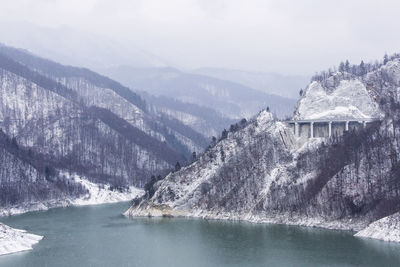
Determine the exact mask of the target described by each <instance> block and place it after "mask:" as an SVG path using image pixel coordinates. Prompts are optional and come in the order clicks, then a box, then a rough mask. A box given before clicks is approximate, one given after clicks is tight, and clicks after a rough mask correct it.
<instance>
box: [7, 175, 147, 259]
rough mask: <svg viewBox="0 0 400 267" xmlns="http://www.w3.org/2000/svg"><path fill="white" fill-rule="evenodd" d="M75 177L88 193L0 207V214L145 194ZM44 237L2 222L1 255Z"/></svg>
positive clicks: (114, 199)
mask: <svg viewBox="0 0 400 267" xmlns="http://www.w3.org/2000/svg"><path fill="white" fill-rule="evenodd" d="M73 179H74V180H75V181H76V182H79V183H81V184H82V185H83V186H84V187H85V188H87V190H88V193H87V194H86V195H84V196H82V197H80V198H77V199H62V200H49V201H46V202H38V203H29V204H23V205H20V206H13V207H6V208H0V216H10V215H17V214H22V213H25V212H30V211H39V210H48V209H50V208H57V207H67V206H83V205H98V204H106V203H117V202H125V201H130V200H132V199H134V198H135V197H137V196H140V195H142V194H143V190H141V189H138V188H136V187H133V186H132V187H129V188H128V189H127V190H125V191H122V192H121V191H118V190H110V186H109V185H103V186H99V185H97V184H95V183H92V182H90V181H88V180H86V179H84V178H81V177H79V176H77V175H75V176H74V177H73ZM42 238H43V237H42V236H38V235H34V234H29V233H27V232H25V231H24V230H18V229H13V228H11V227H9V226H6V225H4V224H2V223H0V255H4V254H10V253H15V252H19V251H25V250H30V249H32V246H33V245H34V244H36V243H38V242H39V241H40V240H41V239H42Z"/></svg>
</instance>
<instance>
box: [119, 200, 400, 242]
mask: <svg viewBox="0 0 400 267" xmlns="http://www.w3.org/2000/svg"><path fill="white" fill-rule="evenodd" d="M124 215H125V216H126V217H185V218H201V219H208V220H231V221H246V222H251V223H265V224H284V225H294V226H304V227H317V228H324V229H330V230H343V231H353V232H354V231H356V232H357V233H356V234H355V235H354V236H356V237H363V238H374V239H378V240H382V241H390V242H400V212H399V213H395V214H393V215H391V216H387V217H385V218H382V219H380V220H378V221H375V222H372V223H371V224H369V225H368V226H366V224H367V222H366V221H365V220H356V219H347V220H332V221H327V220H326V219H324V218H312V217H305V216H289V214H286V215H285V214H279V215H275V216H270V217H264V216H259V215H254V214H235V213H227V212H225V213H224V212H217V213H213V212H208V211H202V210H197V211H196V210H191V211H187V210H176V209H172V208H170V207H169V206H168V205H162V206H152V207H146V208H144V209H143V208H137V207H131V208H129V209H128V210H127V211H126V212H125V213H124Z"/></svg>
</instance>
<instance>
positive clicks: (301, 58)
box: [0, 0, 400, 76]
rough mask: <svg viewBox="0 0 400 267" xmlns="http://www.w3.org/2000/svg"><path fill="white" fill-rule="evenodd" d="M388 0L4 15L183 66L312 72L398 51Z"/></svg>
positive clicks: (53, 9) (28, 5) (41, 3)
mask: <svg viewBox="0 0 400 267" xmlns="http://www.w3.org/2000/svg"><path fill="white" fill-rule="evenodd" d="M384 2H385V4H383V5H382V3H379V4H378V3H374V1H360V0H354V1H342V0H340V1H336V2H332V3H325V2H324V3H320V2H319V1H311V0H309V1H302V2H301V3H298V2H297V1H272V0H271V1H261V0H251V1H246V2H243V1H238V0H233V1H232V0H231V1H228V0H186V1H183V0H172V1H161V0H147V1H143V0H135V1H128V0H117V1H112V2H110V1H105V0H82V1H78V0H72V1H63V0H58V1H48V0H36V1H33V0H22V1H11V0H5V1H3V5H2V8H1V10H0V20H1V21H12V22H26V23H28V24H31V25H39V26H41V27H47V28H59V29H61V30H62V29H78V30H80V31H84V32H88V33H91V34H97V35H101V36H104V37H106V38H109V39H110V40H113V41H115V42H119V43H122V44H124V45H127V46H135V47H137V48H138V49H139V50H140V49H141V50H144V51H146V53H147V54H149V55H155V58H159V59H161V60H162V61H163V62H167V65H169V66H170V65H172V66H175V67H180V68H184V69H196V68H204V67H211V68H226V69H238V70H246V71H262V72H274V73H279V74H282V75H307V76H310V75H312V74H314V73H315V72H317V71H320V70H323V69H326V68H329V67H332V66H336V65H338V63H339V62H340V61H341V60H345V59H349V60H350V61H351V62H353V63H358V62H360V61H361V60H364V61H374V60H376V59H381V58H382V57H383V55H384V54H385V53H389V54H390V53H394V52H398V50H397V49H398V47H399V43H400V37H399V36H397V35H396V34H393V33H394V32H395V31H396V26H397V25H399V22H400V18H399V17H398V16H397V15H396V14H395V12H397V10H399V7H400V3H399V2H397V1H384ZM2 41H3V40H1V37H0V42H2ZM6 44H7V43H6Z"/></svg>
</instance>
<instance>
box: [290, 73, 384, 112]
mask: <svg viewBox="0 0 400 267" xmlns="http://www.w3.org/2000/svg"><path fill="white" fill-rule="evenodd" d="M381 116H382V115H381V112H380V111H379V108H378V105H377V103H376V102H375V101H374V100H373V99H372V98H371V97H370V95H369V94H368V91H367V88H366V87H365V85H364V84H363V83H362V82H361V81H359V80H342V81H341V82H340V84H339V86H338V87H337V88H335V89H334V90H333V91H332V92H328V91H327V89H325V88H323V87H322V85H321V84H320V83H318V82H313V83H311V84H310V85H309V87H308V88H307V91H306V94H305V97H303V98H302V99H301V100H300V102H299V107H298V109H297V115H296V116H295V119H299V120H304V119H308V120H311V119H360V118H361V119H373V118H379V117H381Z"/></svg>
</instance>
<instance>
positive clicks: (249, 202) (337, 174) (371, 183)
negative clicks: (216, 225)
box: [125, 57, 400, 230]
mask: <svg viewBox="0 0 400 267" xmlns="http://www.w3.org/2000/svg"><path fill="white" fill-rule="evenodd" d="M399 64H400V61H399V59H398V58H396V57H394V58H392V60H391V61H390V62H388V63H386V65H383V64H381V65H379V66H373V67H372V66H371V68H370V71H369V72H367V73H363V74H362V75H358V76H357V75H354V74H350V73H342V74H334V75H333V76H330V77H328V78H326V79H325V80H322V81H315V82H313V83H311V84H310V86H309V87H308V88H307V89H306V91H305V94H303V97H302V99H301V100H300V101H299V103H298V106H297V109H296V111H295V117H296V118H321V114H325V115H323V116H327V117H328V118H331V116H339V115H340V116H348V118H354V117H358V116H364V117H370V118H371V117H372V118H376V117H379V116H382V119H381V120H380V121H376V122H374V123H370V124H369V125H368V126H367V127H366V128H365V129H358V130H354V131H352V132H345V133H344V135H343V136H341V137H334V138H330V139H328V138H312V139H309V140H308V141H306V142H305V143H304V142H300V140H299V139H298V138H295V137H294V135H293V132H292V131H291V130H290V129H289V128H288V127H287V125H285V123H284V122H279V121H275V120H274V119H273V118H272V115H271V114H270V113H269V112H266V111H263V112H261V113H260V114H259V115H258V116H257V117H256V118H255V119H253V120H252V121H251V122H249V123H248V124H247V125H245V126H243V127H242V128H240V129H238V130H236V131H231V132H229V133H228V134H227V136H226V138H222V140H220V141H219V142H218V143H217V144H216V145H215V146H214V147H212V148H210V149H209V150H208V151H206V152H205V153H204V154H203V155H202V156H201V157H200V158H199V159H198V160H197V161H196V162H194V163H193V164H191V165H189V166H186V167H184V168H182V169H181V170H180V171H177V172H174V173H170V174H169V175H168V176H167V177H166V178H165V179H164V180H161V181H158V182H157V183H155V184H154V186H153V189H154V190H155V193H154V195H153V194H151V193H150V194H147V197H143V198H141V199H137V200H136V201H135V204H134V205H133V206H132V207H131V208H130V209H129V210H128V211H127V212H126V213H125V214H126V215H127V216H148V215H150V216H194V217H205V218H215V219H239V220H249V221H255V222H272V223H286V224H297V225H309V226H320V227H326V228H334V229H347V230H361V229H363V228H365V227H366V226H367V225H368V224H369V223H371V222H373V221H375V220H378V219H380V218H382V217H385V216H389V215H391V214H393V213H395V212H398V211H399V210H400V197H399V196H400V191H399V189H400V187H399V185H400V171H399V170H400V162H399V160H398V156H397V155H399V152H400V123H399V118H400V116H399V114H400V112H399V110H400V104H399V95H398V91H399V79H398V78H397V77H398V75H400V72H399V68H398V66H399ZM330 80H334V82H332V83H330ZM353 86H354V88H353ZM351 89H352V90H353V91H352V92H347V90H351ZM314 94H316V95H314ZM358 97H359V98H360V99H357V98H358ZM314 101H315V102H317V105H316V106H313V103H314ZM360 101H361V102H360ZM363 101H365V103H364V102H363ZM324 106H325V107H326V108H327V111H326V112H325V111H324V110H323V109H322V108H323V107H324ZM337 107H343V108H344V109H346V110H345V111H344V112H343V113H336V111H337V110H338V108H337ZM353 107H355V108H356V110H354V112H353ZM324 112H325V113H324ZM303 113H304V114H303Z"/></svg>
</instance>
